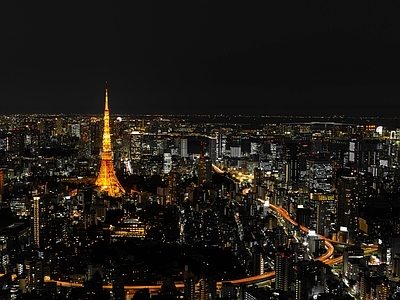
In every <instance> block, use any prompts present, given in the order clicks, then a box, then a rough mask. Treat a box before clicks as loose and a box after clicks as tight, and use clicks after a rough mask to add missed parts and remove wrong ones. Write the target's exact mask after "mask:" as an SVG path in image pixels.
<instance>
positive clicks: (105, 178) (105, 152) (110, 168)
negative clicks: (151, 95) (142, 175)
mask: <svg viewBox="0 0 400 300" xmlns="http://www.w3.org/2000/svg"><path fill="white" fill-rule="evenodd" d="M96 185H97V186H99V187H100V190H101V191H102V192H106V193H107V194H108V195H109V196H111V197H121V196H122V195H123V194H124V193H125V190H124V188H123V187H122V185H121V183H120V182H119V181H118V178H117V176H116V175H115V171H114V163H113V152H112V150H111V136H110V111H109V109H108V88H107V86H106V91H105V105H104V127H103V144H102V151H101V165H100V171H99V175H98V177H97V180H96Z"/></svg>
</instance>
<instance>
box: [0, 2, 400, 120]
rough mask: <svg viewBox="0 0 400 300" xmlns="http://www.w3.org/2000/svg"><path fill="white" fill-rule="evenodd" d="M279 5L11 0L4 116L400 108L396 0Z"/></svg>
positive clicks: (5, 14) (6, 17)
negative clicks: (107, 95) (106, 99)
mask: <svg viewBox="0 0 400 300" xmlns="http://www.w3.org/2000/svg"><path fill="white" fill-rule="evenodd" d="M89 2H90V3H89ZM269 2H279V1H265V2H261V1H260V2H257V3H269ZM50 3H52V4H50ZM279 3H282V4H279V5H278V4H274V5H271V6H268V5H265V4H264V5H256V4H252V3H251V2H250V1H242V2H238V3H236V2H228V1H226V2H221V1H207V2H204V1H53V2H50V1H43V2H42V1H24V2H23V1H5V3H2V4H1V6H2V7H1V10H0V14H1V15H0V25H1V27H0V33H1V43H0V54H1V63H0V74H1V75H0V76H1V85H0V88H1V98H2V100H1V102H0V104H1V110H0V113H1V114H3V113H31V112H32V113H43V112H47V113H101V112H102V109H103V93H104V87H105V81H106V80H107V81H108V82H109V90H110V110H111V112H112V113H132V114H135V113H138V114H142V113H149V114H153V113H166V114H169V113H209V114H220V113H225V114H229V113H242V114H262V115H277V114H279V115H290V114H296V115H309V114H311V115H320V114H323V115H333V114H344V115H368V116H370V115H378V116H397V115H398V111H399V110H400V102H399V90H400V89H399V88H400V73H399V72H400V60H399V55H400V18H399V17H398V12H399V8H400V5H398V4H397V3H398V2H396V1H374V2H370V1H363V2H362V1H354V2H353V1H343V2H342V1H332V2H329V1H283V2H279Z"/></svg>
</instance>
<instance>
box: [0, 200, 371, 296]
mask: <svg viewBox="0 0 400 300" xmlns="http://www.w3.org/2000/svg"><path fill="white" fill-rule="evenodd" d="M258 200H259V201H261V202H264V200H262V199H258ZM269 207H270V208H271V209H273V210H275V211H276V212H277V213H279V214H280V215H281V216H282V217H283V218H284V219H286V220H287V221H288V222H290V223H291V224H293V225H295V226H298V223H297V222H296V221H295V220H293V219H291V218H290V215H289V213H288V212H287V211H286V210H285V209H283V208H282V207H279V206H276V205H273V204H269ZM299 228H300V229H301V230H302V231H304V232H309V229H308V228H307V227H305V226H302V225H300V226H299ZM319 237H320V238H321V239H323V240H325V246H326V247H327V251H326V253H324V255H322V256H320V257H318V258H316V260H319V261H322V262H324V263H326V264H328V265H334V264H336V263H338V262H340V261H341V260H342V259H343V257H336V258H331V256H332V255H333V252H334V247H333V245H332V244H331V240H329V239H327V238H325V237H324V236H321V235H320V236H319ZM373 250H376V248H375V247H370V248H369V251H373ZM0 275H3V274H0ZM274 277H275V271H271V272H267V273H264V274H261V275H256V276H251V277H246V278H241V279H235V280H227V282H231V283H232V284H234V285H240V284H257V283H261V282H263V281H268V280H271V279H273V278H274ZM45 281H46V282H56V283H57V285H59V286H63V287H83V284H82V283H71V282H66V281H57V280H45ZM175 286H176V287H177V288H178V289H182V288H183V287H184V284H183V283H177V284H175ZM217 286H218V287H219V288H220V287H221V286H222V281H219V282H217ZM103 288H104V289H112V285H104V286H103ZM124 288H125V290H126V291H130V292H133V293H134V292H136V291H138V290H141V289H149V290H150V293H154V292H157V291H159V290H160V289H161V285H128V286H125V287H124Z"/></svg>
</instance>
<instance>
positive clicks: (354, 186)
mask: <svg viewBox="0 0 400 300" xmlns="http://www.w3.org/2000/svg"><path fill="white" fill-rule="evenodd" d="M358 191H359V181H358V180H357V177H356V176H341V177H340V178H338V183H337V197H338V199H337V225H338V227H339V228H340V227H342V228H346V229H347V231H348V232H349V237H348V239H349V242H354V237H355V234H356V232H357V230H358V198H359V193H358Z"/></svg>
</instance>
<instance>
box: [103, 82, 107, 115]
mask: <svg viewBox="0 0 400 300" xmlns="http://www.w3.org/2000/svg"><path fill="white" fill-rule="evenodd" d="M104 98H105V99H104V102H105V103H104V110H108V82H107V80H106V93H105V97H104Z"/></svg>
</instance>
